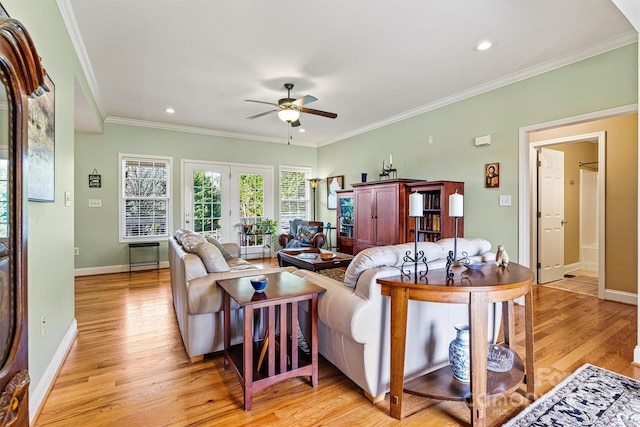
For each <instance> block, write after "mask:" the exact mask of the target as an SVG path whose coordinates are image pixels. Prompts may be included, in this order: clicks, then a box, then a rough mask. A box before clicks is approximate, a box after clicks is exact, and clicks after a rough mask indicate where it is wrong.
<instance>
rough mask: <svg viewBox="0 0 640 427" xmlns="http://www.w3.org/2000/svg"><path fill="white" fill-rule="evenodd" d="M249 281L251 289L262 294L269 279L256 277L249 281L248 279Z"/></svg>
mask: <svg viewBox="0 0 640 427" xmlns="http://www.w3.org/2000/svg"><path fill="white" fill-rule="evenodd" d="M249 281H250V282H251V286H253V289H255V291H256V292H263V291H264V288H266V287H267V283H268V282H269V279H268V278H266V277H264V276H257V277H252V278H251V279H249Z"/></svg>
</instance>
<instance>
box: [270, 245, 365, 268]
mask: <svg viewBox="0 0 640 427" xmlns="http://www.w3.org/2000/svg"><path fill="white" fill-rule="evenodd" d="M321 252H327V253H329V252H331V253H334V254H336V257H335V258H334V259H332V260H328V261H325V260H323V259H322V258H320V256H319V254H320V253H321ZM352 260H353V255H349V254H343V253H342V252H332V251H323V250H321V249H295V250H294V249H282V250H281V251H280V252H278V264H279V265H280V267H286V266H290V265H292V266H294V267H298V268H301V269H303V270H311V271H318V270H324V269H326V268H338V267H347V266H348V265H349V263H351V261H352Z"/></svg>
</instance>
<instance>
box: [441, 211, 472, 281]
mask: <svg viewBox="0 0 640 427" xmlns="http://www.w3.org/2000/svg"><path fill="white" fill-rule="evenodd" d="M458 218H459V217H456V222H455V231H454V235H453V251H449V255H448V256H447V265H446V267H445V268H446V274H447V277H448V278H449V279H453V276H454V274H453V271H451V267H452V266H453V265H455V264H457V263H462V264H467V265H468V264H469V263H470V260H469V256H468V254H467V253H466V252H462V257H460V258H458Z"/></svg>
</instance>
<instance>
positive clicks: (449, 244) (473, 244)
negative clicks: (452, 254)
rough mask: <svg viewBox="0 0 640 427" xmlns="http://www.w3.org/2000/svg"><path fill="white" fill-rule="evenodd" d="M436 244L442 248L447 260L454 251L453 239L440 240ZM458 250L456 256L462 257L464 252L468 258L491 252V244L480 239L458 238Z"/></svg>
mask: <svg viewBox="0 0 640 427" xmlns="http://www.w3.org/2000/svg"><path fill="white" fill-rule="evenodd" d="M436 244H438V245H440V246H441V247H442V250H443V251H444V254H445V258H446V257H447V256H448V255H449V251H453V238H449V239H442V240H438V241H437V242H436ZM457 250H458V253H457V254H456V255H457V256H458V257H460V256H461V255H462V253H463V252H466V253H467V256H470V257H472V256H476V255H480V254H483V253H485V252H488V251H490V250H491V242H489V241H488V240H485V239H481V238H478V237H465V238H458V247H457Z"/></svg>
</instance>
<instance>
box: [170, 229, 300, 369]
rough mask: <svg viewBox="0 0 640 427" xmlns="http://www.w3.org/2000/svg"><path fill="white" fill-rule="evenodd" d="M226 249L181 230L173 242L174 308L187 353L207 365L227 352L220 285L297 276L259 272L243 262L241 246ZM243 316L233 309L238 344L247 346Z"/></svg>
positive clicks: (234, 340) (234, 336) (228, 245)
mask: <svg viewBox="0 0 640 427" xmlns="http://www.w3.org/2000/svg"><path fill="white" fill-rule="evenodd" d="M222 247H223V251H221V250H220V249H218V246H216V245H214V244H213V243H211V242H209V241H207V240H206V239H205V238H204V237H202V236H200V235H199V234H196V233H193V232H189V231H187V230H178V231H176V233H175V235H174V236H172V237H171V238H169V268H170V271H171V292H172V295H173V306H174V308H175V312H176V317H177V318H178V326H179V327H180V334H181V335H182V341H183V343H184V348H185V350H186V351H187V354H188V356H189V358H190V359H191V361H192V362H195V361H198V360H202V358H203V357H204V355H205V354H207V353H213V352H216V351H220V350H223V346H224V341H223V338H224V337H223V311H222V303H223V301H222V295H223V292H222V289H221V288H220V287H219V286H218V285H217V283H216V281H217V280H221V279H230V278H235V277H245V276H254V275H259V274H266V273H274V272H277V271H291V272H293V271H295V270H296V269H295V268H294V267H279V268H269V269H258V267H256V266H255V265H253V264H251V263H250V262H248V261H245V260H243V259H242V258H240V257H239V255H240V248H239V246H238V245H237V244H235V243H223V244H222ZM223 252H224V253H223ZM225 255H226V259H225ZM241 313H242V312H241V311H240V310H238V308H237V306H235V308H234V306H233V305H232V313H231V319H232V328H231V337H232V343H233V344H236V343H240V342H242V314H241Z"/></svg>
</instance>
